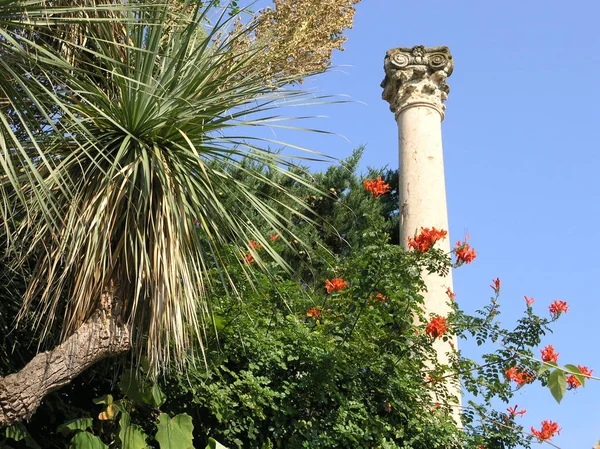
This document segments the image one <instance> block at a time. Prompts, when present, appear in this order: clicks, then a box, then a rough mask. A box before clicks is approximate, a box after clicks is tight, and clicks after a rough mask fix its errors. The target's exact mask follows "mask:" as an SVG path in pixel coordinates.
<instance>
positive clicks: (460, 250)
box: [454, 234, 477, 266]
mask: <svg viewBox="0 0 600 449" xmlns="http://www.w3.org/2000/svg"><path fill="white" fill-rule="evenodd" d="M468 239H469V235H468V234H467V236H466V237H465V241H464V242H461V241H458V242H456V245H455V247H454V254H455V255H456V265H459V266H460V265H462V264H463V263H471V262H473V260H475V258H476V257H477V253H476V252H475V250H474V249H473V248H471V245H470V244H468V243H467V240H468Z"/></svg>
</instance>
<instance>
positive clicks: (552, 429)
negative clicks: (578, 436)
mask: <svg viewBox="0 0 600 449" xmlns="http://www.w3.org/2000/svg"><path fill="white" fill-rule="evenodd" d="M561 430H562V429H559V428H558V424H557V423H555V422H552V421H546V420H544V421H542V428H541V430H535V429H534V428H533V427H532V428H531V433H532V434H533V436H535V437H537V438H538V440H540V441H546V440H550V439H551V438H552V437H553V436H554V435H555V434H560V431H561Z"/></svg>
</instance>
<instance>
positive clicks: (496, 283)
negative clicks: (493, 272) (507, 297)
mask: <svg viewBox="0 0 600 449" xmlns="http://www.w3.org/2000/svg"><path fill="white" fill-rule="evenodd" d="M492 282H493V283H492V284H490V287H492V290H494V293H496V294H498V293H500V278H496V279H494V280H492Z"/></svg>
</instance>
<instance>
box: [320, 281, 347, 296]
mask: <svg viewBox="0 0 600 449" xmlns="http://www.w3.org/2000/svg"><path fill="white" fill-rule="evenodd" d="M346 287H348V283H347V282H346V281H345V280H343V279H342V278H333V279H332V280H329V279H326V280H325V289H326V290H327V293H331V292H337V291H339V290H343V289H345V288H346Z"/></svg>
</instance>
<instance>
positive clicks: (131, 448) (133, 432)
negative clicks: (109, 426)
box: [119, 412, 148, 449]
mask: <svg viewBox="0 0 600 449" xmlns="http://www.w3.org/2000/svg"><path fill="white" fill-rule="evenodd" d="M147 438H148V435H146V434H145V433H144V430H143V429H142V428H141V427H140V426H138V425H137V424H132V423H131V415H130V414H129V413H127V412H122V413H121V419H120V420H119V440H121V449H145V448H147V447H148V445H147V444H146V439H147Z"/></svg>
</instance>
